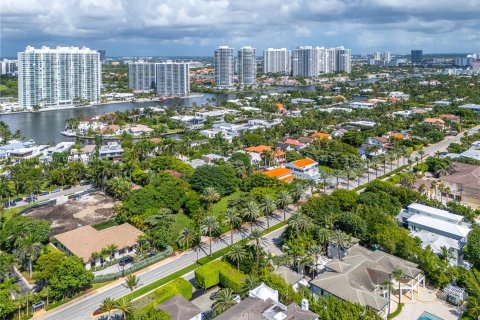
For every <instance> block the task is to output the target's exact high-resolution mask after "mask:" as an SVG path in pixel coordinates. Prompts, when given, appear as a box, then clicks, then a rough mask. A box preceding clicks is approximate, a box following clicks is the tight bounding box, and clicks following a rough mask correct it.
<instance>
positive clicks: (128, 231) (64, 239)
mask: <svg viewBox="0 0 480 320" xmlns="http://www.w3.org/2000/svg"><path fill="white" fill-rule="evenodd" d="M142 234H143V232H142V231H140V230H138V229H137V228H135V227H134V226H132V225H131V224H129V223H124V224H121V225H119V226H115V227H111V228H107V229H104V230H101V231H97V230H96V229H94V228H93V227H92V226H84V227H80V228H77V229H74V230H71V231H67V232H64V233H61V234H57V235H56V236H55V239H56V240H57V241H58V242H60V243H61V244H62V245H63V246H64V247H66V248H67V249H68V250H69V251H70V252H71V253H73V254H74V255H76V256H77V257H80V258H82V259H83V262H85V263H86V262H88V261H90V257H91V256H92V253H94V252H100V251H102V249H103V248H106V247H108V246H109V245H111V244H114V245H116V246H117V248H118V249H122V248H125V247H131V246H133V245H135V244H136V243H137V239H138V237H139V236H140V235H142Z"/></svg>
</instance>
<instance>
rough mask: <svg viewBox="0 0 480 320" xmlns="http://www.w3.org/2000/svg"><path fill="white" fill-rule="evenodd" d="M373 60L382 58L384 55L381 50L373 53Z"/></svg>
mask: <svg viewBox="0 0 480 320" xmlns="http://www.w3.org/2000/svg"><path fill="white" fill-rule="evenodd" d="M373 60H376V61H380V60H382V55H381V53H380V51H377V52H374V53H373Z"/></svg>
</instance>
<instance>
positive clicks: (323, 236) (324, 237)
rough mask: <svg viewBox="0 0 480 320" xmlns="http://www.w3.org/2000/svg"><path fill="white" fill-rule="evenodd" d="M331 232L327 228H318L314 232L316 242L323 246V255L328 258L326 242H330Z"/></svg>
mask: <svg viewBox="0 0 480 320" xmlns="http://www.w3.org/2000/svg"><path fill="white" fill-rule="evenodd" d="M331 235H332V232H331V231H330V229H327V228H320V229H318V230H317V232H316V238H317V240H318V242H320V244H321V245H322V246H323V250H324V251H325V255H326V256H327V257H328V242H329V241H330V237H331Z"/></svg>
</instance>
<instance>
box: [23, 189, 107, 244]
mask: <svg viewBox="0 0 480 320" xmlns="http://www.w3.org/2000/svg"><path fill="white" fill-rule="evenodd" d="M57 203H59V204H57V205H55V206H52V207H44V208H38V209H35V210H33V211H31V212H30V213H28V214H27V215H26V216H28V217H32V218H39V219H46V220H48V221H50V224H51V227H52V235H56V234H59V233H62V232H65V231H69V230H72V229H75V228H77V226H78V225H79V224H81V225H88V224H96V223H99V222H102V221H105V220H108V219H111V218H112V217H114V215H115V212H114V211H113V206H114V205H115V204H116V203H117V202H115V201H114V200H113V199H112V198H110V197H108V196H106V195H105V194H104V193H102V192H95V193H92V194H89V195H85V196H83V197H82V198H81V199H79V200H68V201H65V202H63V203H62V201H58V202H57Z"/></svg>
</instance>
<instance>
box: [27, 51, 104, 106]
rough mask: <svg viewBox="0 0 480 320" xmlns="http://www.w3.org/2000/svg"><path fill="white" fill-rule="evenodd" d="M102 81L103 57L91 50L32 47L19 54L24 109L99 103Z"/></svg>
mask: <svg viewBox="0 0 480 320" xmlns="http://www.w3.org/2000/svg"><path fill="white" fill-rule="evenodd" d="M101 79H102V71H101V63H100V54H99V53H98V52H97V51H95V50H91V49H89V48H85V47H84V48H78V47H57V48H55V49H51V48H49V47H45V46H44V47H42V48H40V49H36V48H33V47H30V46H29V47H27V48H26V49H25V51H24V52H19V53H18V100H19V104H20V106H22V107H24V108H35V107H37V106H38V107H60V106H67V105H72V104H74V103H77V102H80V101H87V102H97V101H98V100H99V99H100V87H101V84H102V80H101Z"/></svg>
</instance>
